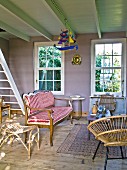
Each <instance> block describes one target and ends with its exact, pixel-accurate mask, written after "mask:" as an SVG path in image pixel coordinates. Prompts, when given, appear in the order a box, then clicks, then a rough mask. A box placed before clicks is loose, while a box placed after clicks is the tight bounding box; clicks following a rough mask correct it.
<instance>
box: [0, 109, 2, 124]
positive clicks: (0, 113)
mask: <svg viewBox="0 0 127 170" xmlns="http://www.w3.org/2000/svg"><path fill="white" fill-rule="evenodd" d="M0 123H2V110H1V108H0Z"/></svg>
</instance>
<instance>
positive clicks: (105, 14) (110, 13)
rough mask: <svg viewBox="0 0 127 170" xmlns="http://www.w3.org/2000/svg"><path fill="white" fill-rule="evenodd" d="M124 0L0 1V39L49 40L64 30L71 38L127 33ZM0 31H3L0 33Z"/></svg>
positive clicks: (125, 4) (126, 0)
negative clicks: (39, 37)
mask: <svg viewBox="0 0 127 170" xmlns="http://www.w3.org/2000/svg"><path fill="white" fill-rule="evenodd" d="M126 11H127V0H0V30H1V31H0V37H2V38H4V39H7V40H9V39H10V38H15V37H18V38H21V39H23V40H25V41H29V40H30V38H31V37H34V36H44V37H46V38H47V39H48V40H52V38H53V36H54V35H59V34H60V32H61V29H62V28H65V26H66V27H67V28H68V29H69V30H71V31H72V32H73V34H85V33H97V34H98V37H99V38H102V35H103V33H104V32H120V31H125V32H126V31H127V24H126V22H127V19H126V16H127V14H126ZM2 30H4V31H2Z"/></svg>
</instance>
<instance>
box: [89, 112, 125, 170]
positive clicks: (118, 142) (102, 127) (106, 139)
mask: <svg viewBox="0 0 127 170" xmlns="http://www.w3.org/2000/svg"><path fill="white" fill-rule="evenodd" d="M88 130H89V131H90V132H92V133H93V134H94V136H95V138H96V139H97V140H99V144H98V147H97V149H96V151H95V154H94V156H93V160H94V158H95V156H96V153H97V150H98V148H99V145H100V143H101V142H103V143H104V146H105V147H106V150H107V152H106V159H105V165H104V170H106V165H107V160H108V159H115V158H108V153H109V149H108V147H109V146H120V150H121V158H122V159H125V158H126V157H124V156H123V151H122V146H127V115H120V116H111V117H105V118H101V119H97V120H95V121H93V122H91V123H90V124H89V125H88ZM121 158H119V159H121ZM117 159H118V158H117Z"/></svg>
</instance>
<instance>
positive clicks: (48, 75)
mask: <svg viewBox="0 0 127 170" xmlns="http://www.w3.org/2000/svg"><path fill="white" fill-rule="evenodd" d="M39 80H53V70H39Z"/></svg>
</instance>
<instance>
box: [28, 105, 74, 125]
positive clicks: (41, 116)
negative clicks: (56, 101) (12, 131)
mask: <svg viewBox="0 0 127 170" xmlns="http://www.w3.org/2000/svg"><path fill="white" fill-rule="evenodd" d="M51 109H52V110H53V113H52V117H53V124H55V123H57V122H58V121H60V120H62V119H64V118H65V117H66V116H68V115H69V114H70V112H71V111H72V108H71V107H63V106H56V107H51ZM32 122H34V123H35V122H38V123H39V122H40V123H41V124H48V125H49V124H50V120H49V117H48V114H47V113H46V112H39V113H38V114H36V115H34V116H32V115H31V116H29V119H28V123H32Z"/></svg>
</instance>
